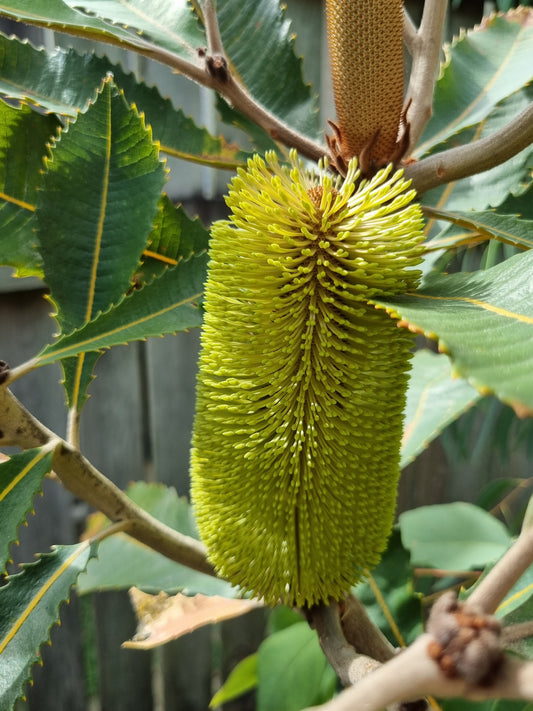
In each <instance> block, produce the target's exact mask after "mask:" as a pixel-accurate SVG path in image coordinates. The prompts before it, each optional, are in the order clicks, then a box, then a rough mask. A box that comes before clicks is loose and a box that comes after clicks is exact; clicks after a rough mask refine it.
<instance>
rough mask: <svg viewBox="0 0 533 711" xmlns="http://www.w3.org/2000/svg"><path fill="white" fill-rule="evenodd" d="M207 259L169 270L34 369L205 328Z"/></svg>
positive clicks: (47, 353)
mask: <svg viewBox="0 0 533 711" xmlns="http://www.w3.org/2000/svg"><path fill="white" fill-rule="evenodd" d="M207 261H208V258H207V254H202V255H200V256H198V257H193V258H191V259H189V260H188V261H186V262H185V261H184V262H180V263H179V264H178V266H177V267H175V268H174V269H168V270H167V271H165V272H164V273H163V274H162V275H161V276H160V277H158V278H156V279H155V280H154V281H153V282H151V283H149V284H147V285H146V286H144V287H143V288H142V289H140V290H134V291H133V293H132V294H131V295H130V296H128V297H126V298H125V299H123V300H122V301H121V302H119V303H118V304H117V306H115V307H114V308H112V309H111V310H110V311H107V312H106V313H103V314H101V315H100V316H98V317H97V318H96V319H95V320H94V321H91V322H90V323H88V324H87V325H86V326H84V327H83V328H80V329H79V330H78V331H74V332H73V333H72V334H70V335H68V336H64V337H63V338H60V339H59V340H58V341H56V342H55V343H54V344H53V345H51V346H48V347H47V348H45V350H43V351H42V352H41V354H40V355H39V356H37V358H36V359H35V366H36V367H38V366H40V365H47V364H48V363H54V362H55V361H57V360H60V359H62V358H67V357H70V356H73V355H76V354H78V353H84V352H87V351H94V350H101V349H105V348H111V347H112V346H117V345H121V344H124V343H129V342H130V341H142V340H144V339H146V338H148V337H149V336H162V335H164V334H166V333H177V332H178V331H186V330H188V329H189V328H196V327H198V326H201V324H202V318H203V314H202V310H201V309H200V308H199V303H200V301H201V299H202V296H203V284H204V281H205V273H206V268H207Z"/></svg>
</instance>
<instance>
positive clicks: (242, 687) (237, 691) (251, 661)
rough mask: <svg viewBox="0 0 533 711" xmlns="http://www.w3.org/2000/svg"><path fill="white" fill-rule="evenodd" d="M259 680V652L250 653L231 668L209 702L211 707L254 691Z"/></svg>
mask: <svg viewBox="0 0 533 711" xmlns="http://www.w3.org/2000/svg"><path fill="white" fill-rule="evenodd" d="M257 682H258V678H257V654H250V655H249V656H248V657H245V658H244V659H243V660H241V661H240V662H239V663H238V664H237V665H236V666H235V667H234V668H233V669H232V670H231V672H230V674H229V676H228V678H227V679H226V681H225V682H224V683H223V684H222V686H221V687H220V689H219V690H218V691H217V693H216V694H215V695H214V696H213V698H212V699H211V701H210V702H209V708H210V709H212V708H217V707H218V706H222V704H225V703H227V702H228V701H233V699H237V698H238V697H239V696H242V695H243V694H246V693H248V692H249V691H252V689H255V687H256V686H257Z"/></svg>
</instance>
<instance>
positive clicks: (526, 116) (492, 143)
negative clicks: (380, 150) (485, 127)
mask: <svg viewBox="0 0 533 711" xmlns="http://www.w3.org/2000/svg"><path fill="white" fill-rule="evenodd" d="M531 143H533V104H531V105H530V106H528V107H527V108H526V109H524V111H522V112H521V113H520V114H519V115H518V116H517V117H516V118H515V119H513V120H512V121H510V122H509V123H508V124H507V125H506V126H504V127H503V128H502V129H500V130H499V131H496V132H495V133H493V134H491V135H490V136H487V137H486V138H482V139H481V140H479V141H474V142H473V143H470V144H468V145H465V146H458V147H457V148H450V149H449V150H447V151H442V152H441V153H436V154H435V155H432V156H429V157H428V158H424V159H422V160H421V161H419V162H418V163H412V164H411V165H407V166H406V167H405V169H404V173H405V177H406V178H409V179H411V180H412V181H413V187H414V188H415V189H416V191H417V192H418V194H419V195H420V194H422V193H425V192H426V191H427V190H431V189H432V188H436V187H438V186H439V185H443V184H444V183H450V182H452V181H454V180H460V179H461V178H467V177H468V176H470V175H475V174H476V173H482V172H483V171H485V170H490V168H494V167H496V166H497V165H500V164H501V163H504V162H505V161H506V160H509V158H512V157H513V156H515V155H516V154H517V153H519V152H520V151H522V150H524V148H527V147H528V146H529V145H530V144H531Z"/></svg>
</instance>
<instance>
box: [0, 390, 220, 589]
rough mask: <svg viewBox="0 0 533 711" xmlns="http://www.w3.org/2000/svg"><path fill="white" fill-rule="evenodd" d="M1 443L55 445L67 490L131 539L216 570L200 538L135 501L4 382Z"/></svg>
mask: <svg viewBox="0 0 533 711" xmlns="http://www.w3.org/2000/svg"><path fill="white" fill-rule="evenodd" d="M0 445H1V446H6V445H17V446H19V447H22V448H23V449H30V448H32V447H41V446H43V445H50V446H54V448H55V452H54V457H53V460H52V466H53V469H54V471H55V473H56V474H57V476H58V477H59V478H60V479H61V482H62V484H63V486H65V488H66V489H68V490H69V491H71V492H72V493H73V494H74V495H75V496H77V497H79V498H80V499H83V500H84V501H86V502H87V503H89V504H91V506H94V508H95V509H97V510H99V511H102V512H103V513H104V514H105V515H106V516H107V517H108V518H109V519H111V521H114V522H117V523H120V522H122V523H123V524H124V526H125V529H126V530H127V531H128V533H129V534H130V535H131V536H132V537H133V538H136V539H137V540H138V541H140V542H141V543H144V544H145V545H147V546H150V548H153V550H155V551H157V552H158V553H162V554H163V555H164V556H166V557H167V558H170V559H171V560H174V561H176V562H177V563H181V564H182V565H187V566H188V567H189V568H193V569H194V570H198V571H200V572H201V573H205V574H206V575H213V576H215V575H216V573H215V571H214V570H213V567H212V566H211V564H210V563H208V561H207V558H206V551H205V548H204V546H203V545H202V543H200V541H197V540H196V539H194V538H191V537H189V536H185V535H183V534H181V533H179V532H178V531H175V530H174V529H172V528H170V527H169V526H166V525H165V524H163V523H161V522H160V521H158V520H157V519H155V518H154V517H153V516H150V514H148V513H147V512H146V511H144V510H143V509H141V508H140V507H139V506H137V504H135V503H134V502H133V501H132V500H131V499H129V498H128V497H127V496H126V494H124V492H123V491H121V490H120V489H119V488H118V487H117V486H115V484H113V482H112V481H110V480H109V479H107V478H106V477H105V476H104V475H103V474H102V473H101V472H99V471H98V470H97V469H96V468H95V467H94V466H93V465H92V464H91V463H90V462H89V461H87V459H85V458H84V457H83V456H82V455H81V454H80V452H78V451H77V450H75V449H74V448H73V447H71V446H70V445H69V444H68V443H67V442H65V441H63V440H61V439H60V438H58V437H57V436H56V435H55V434H54V433H53V432H51V431H50V430H49V429H47V428H46V427H45V426H44V425H42V424H41V423H40V422H39V421H38V420H37V419H36V418H35V417H33V415H31V414H30V413H29V412H28V411H27V410H26V409H25V408H24V407H23V405H22V404H21V403H20V402H19V401H18V400H17V399H16V398H15V396H14V395H13V394H12V393H11V392H10V391H9V390H8V389H7V388H6V387H1V388H0Z"/></svg>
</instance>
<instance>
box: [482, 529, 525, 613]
mask: <svg viewBox="0 0 533 711" xmlns="http://www.w3.org/2000/svg"><path fill="white" fill-rule="evenodd" d="M532 563H533V528H526V529H525V530H524V531H523V532H522V533H521V534H520V536H518V538H517V539H516V541H515V543H514V544H513V545H512V546H511V548H510V549H509V550H508V551H507V553H506V554H505V555H504V556H503V557H502V558H500V560H499V561H498V562H497V563H496V565H495V566H494V567H493V568H491V570H489V572H488V573H487V575H486V576H485V577H484V578H482V579H481V580H480V581H479V583H478V584H477V585H476V587H475V588H474V589H473V590H472V593H471V595H470V596H469V597H468V602H469V603H470V604H471V605H476V606H478V607H480V608H481V609H482V610H483V611H484V612H486V613H488V614H492V613H493V612H495V610H496V608H497V607H498V605H499V604H500V603H501V601H502V600H503V599H504V597H505V596H506V595H507V593H508V592H509V590H510V589H511V588H512V587H513V585H514V584H515V583H516V582H517V580H518V579H519V578H520V577H521V576H522V575H523V574H524V573H525V571H526V570H527V569H528V568H529V566H530V565H531V564H532Z"/></svg>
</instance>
